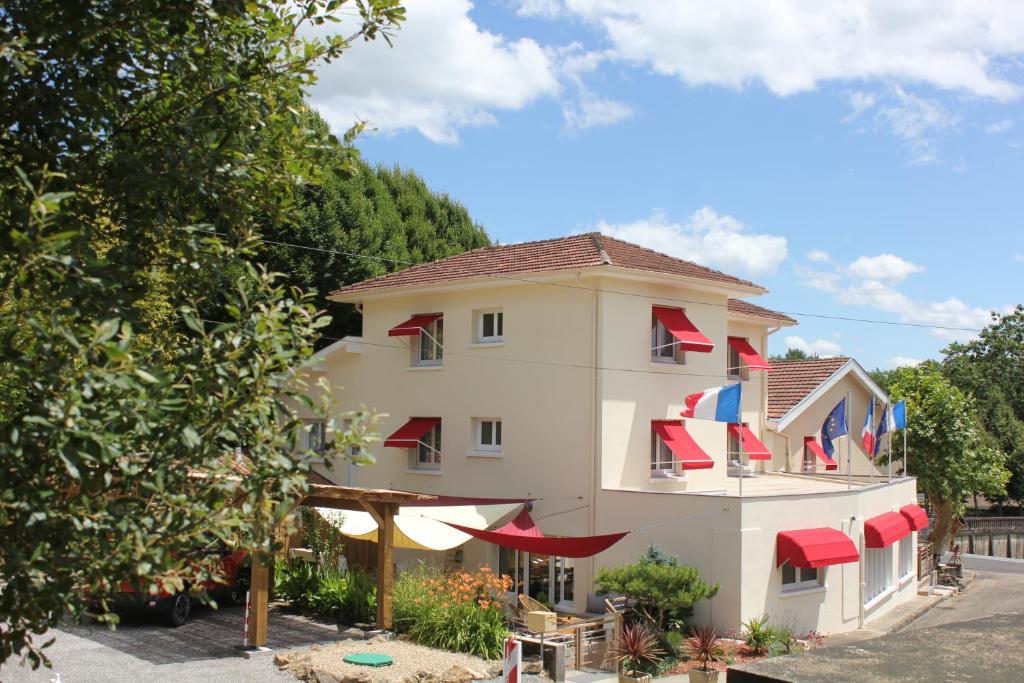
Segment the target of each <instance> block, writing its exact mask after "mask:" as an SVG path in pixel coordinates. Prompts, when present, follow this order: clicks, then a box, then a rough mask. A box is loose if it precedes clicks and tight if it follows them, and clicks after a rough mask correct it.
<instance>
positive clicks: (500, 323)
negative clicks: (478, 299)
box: [476, 309, 505, 344]
mask: <svg viewBox="0 0 1024 683" xmlns="http://www.w3.org/2000/svg"><path fill="white" fill-rule="evenodd" d="M504 335H505V314H504V313H502V312H501V310H500V309H495V310H491V311H477V315H476V341H477V342H478V343H480V344H488V343H492V342H500V341H501V340H502V339H504Z"/></svg>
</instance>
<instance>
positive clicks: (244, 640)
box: [242, 591, 251, 647]
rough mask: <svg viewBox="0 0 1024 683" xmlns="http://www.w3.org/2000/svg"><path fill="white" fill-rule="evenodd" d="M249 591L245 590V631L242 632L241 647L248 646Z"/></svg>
mask: <svg viewBox="0 0 1024 683" xmlns="http://www.w3.org/2000/svg"><path fill="white" fill-rule="evenodd" d="M250 595H251V593H250V591H245V631H244V632H243V633H242V647H249V607H250V602H249V597H250Z"/></svg>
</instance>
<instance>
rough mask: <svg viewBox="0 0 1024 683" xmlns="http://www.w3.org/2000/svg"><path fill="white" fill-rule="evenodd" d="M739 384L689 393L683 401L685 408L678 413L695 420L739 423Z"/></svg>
mask: <svg viewBox="0 0 1024 683" xmlns="http://www.w3.org/2000/svg"><path fill="white" fill-rule="evenodd" d="M740 386H741V385H740V384H730V385H729V386H726V387H714V388H713V389H705V390H704V391H701V392H700V393H696V394H690V395H689V396H687V397H686V398H685V399H683V401H684V402H685V403H686V410H684V411H683V412H682V413H680V415H682V416H683V417H692V418H694V419H697V420H714V421H716V422H731V423H733V424H739V423H740Z"/></svg>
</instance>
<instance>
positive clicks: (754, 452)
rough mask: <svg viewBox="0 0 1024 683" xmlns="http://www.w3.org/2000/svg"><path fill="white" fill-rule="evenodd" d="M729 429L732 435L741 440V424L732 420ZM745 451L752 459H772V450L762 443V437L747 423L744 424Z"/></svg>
mask: <svg viewBox="0 0 1024 683" xmlns="http://www.w3.org/2000/svg"><path fill="white" fill-rule="evenodd" d="M727 429H728V430H729V433H730V434H731V435H732V437H733V438H734V439H736V440H737V441H739V438H740V426H739V425H738V424H734V423H732V422H730V423H729V426H728V427H727ZM743 453H744V455H746V456H747V457H748V458H750V459H751V460H771V459H772V452H771V451H770V450H768V447H767V446H765V445H764V444H763V443H761V440H760V439H758V438H757V437H756V436H754V432H752V431H750V427H748V426H747V425H743Z"/></svg>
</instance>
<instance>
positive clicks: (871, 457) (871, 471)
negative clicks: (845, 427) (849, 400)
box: [861, 396, 875, 484]
mask: <svg viewBox="0 0 1024 683" xmlns="http://www.w3.org/2000/svg"><path fill="white" fill-rule="evenodd" d="M870 401H871V402H870V404H869V406H868V408H869V409H870V410H871V415H872V416H874V414H875V397H874V396H872V397H871V399H870ZM865 422H867V423H868V426H869V427H870V430H871V432H872V433H874V431H875V426H874V425H873V424H871V420H869V419H865ZM863 442H864V440H863V439H861V443H863ZM869 442H870V439H869ZM868 451H871V452H870V453H867V452H865V454H864V455H866V456H868V477H870V481H871V483H872V484H874V483H875V444H874V443H871V448H869V449H868Z"/></svg>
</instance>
